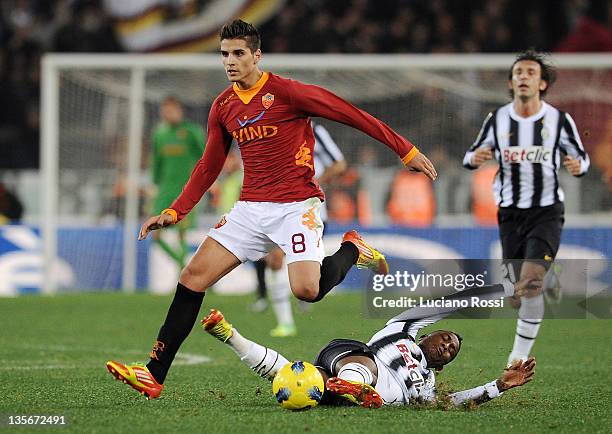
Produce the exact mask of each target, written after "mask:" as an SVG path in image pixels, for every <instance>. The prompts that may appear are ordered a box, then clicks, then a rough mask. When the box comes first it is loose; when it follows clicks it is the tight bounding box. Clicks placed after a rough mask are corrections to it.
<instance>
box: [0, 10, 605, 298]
mask: <svg viewBox="0 0 612 434" xmlns="http://www.w3.org/2000/svg"><path fill="white" fill-rule="evenodd" d="M385 6H386V7H378V5H375V4H374V3H372V2H367V1H353V2H348V1H334V2H324V1H314V0H313V1H286V2H285V1H256V0H252V1H236V2H232V3H223V2H219V1H178V2H165V1H156V0H148V1H143V2H117V1H111V0H109V1H55V2H35V1H6V2H3V3H2V6H1V8H0V12H1V15H0V38H1V39H2V41H3V44H2V51H1V52H0V59H2V77H1V78H0V80H1V85H0V89H1V90H0V92H2V93H3V95H2V101H4V102H5V103H4V104H3V105H2V109H1V110H2V112H1V113H0V152H1V154H2V159H0V182H2V183H4V184H5V185H6V186H7V188H8V189H9V190H10V191H12V192H14V193H15V194H16V195H17V197H18V198H19V199H20V200H21V202H22V203H23V205H24V214H23V218H22V219H21V221H20V222H19V223H20V224H19V225H15V224H13V225H6V226H3V227H0V276H2V278H1V279H0V294H5V295H10V294H17V293H21V292H39V291H40V290H41V286H42V285H41V283H42V282H43V273H42V270H43V269H44V265H45V264H44V261H45V259H43V258H42V256H41V254H40V252H41V249H42V246H43V244H42V242H41V239H40V231H39V229H40V224H41V222H42V221H43V219H44V212H45V211H44V208H43V206H42V204H41V203H42V200H43V198H44V194H45V193H44V192H45V191H46V190H45V188H46V186H45V184H44V183H43V181H42V177H41V171H40V167H41V166H40V161H41V159H40V143H41V140H40V131H41V128H40V123H41V122H40V119H41V111H40V85H41V59H42V57H43V56H44V54H45V53H51V52H52V53H89V54H92V53H124V54H123V55H124V56H129V54H127V53H128V52H132V53H143V52H145V53H147V52H150V53H168V52H172V53H175V52H210V51H214V50H215V49H216V44H217V31H218V27H219V26H220V25H221V24H222V23H223V22H225V21H227V20H228V19H231V18H232V17H234V16H237V15H240V16H242V17H244V18H245V19H252V20H253V21H254V22H255V23H256V24H258V25H259V28H260V30H261V32H262V35H263V51H264V53H265V54H274V55H276V54H295V53H310V54H328V55H332V56H333V54H334V53H336V54H338V55H340V54H364V55H367V54H373V53H376V54H384V53H387V54H390V53H393V54H395V53H400V54H402V53H403V54H422V55H424V56H427V55H428V54H436V55H440V54H457V53H464V54H470V53H471V54H474V53H504V52H514V51H516V50H520V49H522V48H525V47H536V48H538V49H542V50H548V51H552V52H553V53H555V52H559V53H560V52H595V53H597V52H603V53H606V52H609V51H610V49H611V48H610V41H611V36H610V7H609V5H608V4H607V2H600V1H560V2H558V1H543V2H510V1H504V0H499V1H491V2H480V1H457V2H450V1H446V2H445V1H433V2H424V1H399V0H393V1H387V2H385ZM305 33H307V34H308V35H309V37H308V38H304V37H303V35H304V34H305ZM373 62H376V60H373ZM263 65H264V67H265V56H264V63H263ZM219 69H220V68H219ZM216 73H217V75H214V74H213V75H212V76H208V75H202V74H199V73H198V72H194V71H180V72H173V71H149V72H147V74H148V75H147V76H146V80H147V86H146V88H145V96H144V127H143V131H144V134H143V136H142V138H141V143H140V145H141V149H140V153H141V155H142V158H141V160H142V161H141V167H140V169H141V175H140V179H139V186H138V195H139V197H140V199H139V205H138V219H139V220H141V219H142V217H144V216H145V215H147V213H148V207H149V206H150V195H148V193H147V191H148V188H149V187H148V186H149V185H150V183H149V181H148V179H149V178H148V163H149V153H150V137H149V132H150V131H151V129H152V127H153V126H154V125H155V122H156V121H157V106H158V103H159V101H160V100H161V98H163V96H164V95H167V94H175V95H178V96H179V97H181V98H182V99H183V100H184V102H185V105H186V115H187V117H188V118H191V119H194V120H196V121H198V122H200V123H201V124H202V125H205V123H206V116H207V113H208V109H209V107H210V102H211V100H212V99H213V98H214V96H215V95H216V94H217V93H218V92H219V91H220V90H221V89H222V88H223V87H224V86H225V79H224V78H223V76H222V74H221V73H220V71H216ZM281 73H282V71H281ZM88 74H89V75H88ZM289 74H290V75H291V72H289ZM293 75H294V76H295V75H297V77H298V78H303V79H305V80H307V81H310V82H314V83H319V84H322V85H325V86H328V87H329V88H331V89H333V90H335V91H337V92H339V93H340V94H341V95H342V96H344V97H346V98H348V99H349V100H350V101H352V102H354V103H356V104H358V105H359V106H361V107H363V108H365V109H366V110H368V111H370V112H372V113H374V114H375V115H377V116H379V117H380V118H382V119H383V120H384V121H386V122H387V123H389V124H390V125H391V126H393V127H394V128H396V129H397V130H398V131H400V133H402V134H404V135H405V136H406V137H408V138H409V139H410V140H412V141H413V142H414V143H415V144H417V146H418V147H419V148H420V149H422V150H423V151H424V152H425V153H426V154H427V155H428V156H429V157H430V158H431V159H432V161H433V162H434V164H435V165H436V167H437V169H438V172H439V173H440V174H441V176H440V178H439V180H438V181H437V182H436V183H434V184H433V186H432V185H431V184H429V183H427V182H423V178H422V177H419V176H418V175H410V174H408V173H406V172H405V171H402V170H401V168H400V166H399V163H398V161H397V159H396V158H394V156H393V155H392V153H390V152H388V151H387V150H386V149H385V148H384V147H382V146H381V145H380V144H377V143H374V142H373V141H372V140H369V139H368V138H367V137H365V136H364V135H362V134H361V133H358V132H355V131H354V130H352V129H350V128H347V127H344V126H342V125H338V124H334V123H330V122H325V121H323V123H324V125H325V126H327V127H328V128H329V130H330V132H331V133H332V136H333V137H334V138H335V139H336V141H337V143H338V144H339V146H340V148H341V149H342V150H343V152H344V153H345V156H346V158H347V161H348V163H349V170H348V171H347V172H346V174H345V175H344V176H343V177H342V178H341V179H340V180H337V181H336V182H335V183H334V184H333V185H331V186H329V187H328V188H327V189H326V194H327V197H328V207H329V209H330V220H329V225H328V230H329V233H330V234H332V235H333V234H338V233H340V232H341V231H342V230H343V229H344V228H345V227H347V226H359V227H361V228H362V230H365V231H368V232H371V233H377V232H381V231H383V232H384V231H385V230H388V228H393V231H394V232H395V233H397V234H398V235H399V238H398V239H397V243H398V244H406V243H408V244H410V243H412V244H414V243H415V242H417V244H418V243H419V242H426V243H425V244H424V247H423V248H421V249H418V250H417V249H413V250H414V251H412V252H410V254H411V255H416V256H420V257H422V258H437V257H439V256H440V255H444V256H442V257H457V258H496V257H499V246H498V242H497V237H496V229H495V209H494V206H493V205H492V204H491V197H492V194H491V191H490V188H489V182H490V177H491V176H492V173H493V169H492V168H490V170H489V171H488V172H486V173H485V171H483V170H481V171H477V172H469V171H466V170H464V169H462V168H461V158H462V156H463V153H464V152H465V150H466V149H467V147H468V146H469V145H470V144H471V143H472V142H473V140H474V139H475V137H476V134H477V132H478V130H479V128H480V125H481V122H482V119H483V118H484V115H485V114H486V113H487V112H488V111H489V110H491V109H492V108H493V107H495V106H497V105H500V104H501V103H503V102H504V101H506V100H507V95H506V90H505V78H506V69H505V68H502V69H501V70H497V71H488V70H483V71H479V70H476V71H467V72H465V71H461V70H458V71H452V70H451V71H439V72H435V73H431V71H429V72H428V71H425V72H421V73H420V74H419V73H412V74H411V73H405V74H404V73H402V74H398V73H397V71H393V70H389V71H381V72H379V71H374V72H368V71H365V72H362V71H361V70H360V71H350V70H349V71H323V70H321V71H319V72H317V71H316V70H315V71H308V74H305V73H302V75H300V73H299V71H298V72H293ZM347 77H350V79H347ZM611 83H612V73H611V71H610V69H609V68H608V69H603V70H588V69H587V70H560V76H559V80H558V83H557V84H556V85H555V86H554V87H553V90H552V91H551V93H550V95H549V99H548V100H549V101H551V102H552V103H553V104H555V105H557V106H559V107H560V108H562V109H564V110H567V111H569V112H570V113H571V114H572V115H573V117H574V118H575V120H576V122H577V125H578V127H579V129H580V132H581V135H582V139H583V141H584V144H585V147H586V149H587V151H588V152H589V154H590V156H591V159H592V166H591V170H590V172H589V174H588V175H587V176H585V177H583V178H580V179H578V180H576V179H573V178H571V177H570V176H569V175H568V174H567V173H565V171H563V170H562V171H561V178H562V179H561V181H562V185H563V186H564V188H565V189H566V192H567V195H566V209H567V224H566V228H568V230H566V231H565V232H564V239H563V247H562V249H561V254H560V257H565V258H572V257H576V256H579V257H581V258H599V259H601V258H604V259H606V258H609V257H610V255H611V254H612V253H611V252H612V236H611V230H610V226H611V224H610V221H612V219H611V218H610V217H611V216H612V211H611V210H612V194H611V188H612V163H611V161H612V159H611V158H610V156H611V146H612V104H611V103H610V101H611V100H612V98H611V97H610V90H609V89H610V88H612V86H611ZM129 92H130V88H129V76H128V75H127V72H126V71H123V70H118V71H110V72H109V71H92V72H91V71H90V72H87V71H84V70H80V69H79V68H76V69H75V70H70V71H68V72H66V73H65V74H63V75H61V84H60V87H59V95H60V96H59V107H60V113H61V119H60V121H59V122H60V125H59V126H60V143H59V152H60V157H59V160H60V161H59V168H60V174H59V181H58V182H59V186H58V188H59V198H58V204H57V206H58V211H57V212H58V216H57V217H58V219H57V237H58V243H57V250H58V251H57V255H58V257H59V263H58V264H57V266H56V268H54V271H53V274H54V275H57V279H58V281H59V282H58V287H59V289H61V290H70V291H74V290H77V291H80V290H103V289H107V290H121V289H126V287H127V286H129V287H130V289H133V288H134V287H135V288H139V289H144V288H148V287H149V286H151V285H150V284H149V282H150V281H155V282H158V283H160V284H161V286H162V287H167V288H168V290H171V288H172V286H173V280H174V274H175V273H174V272H163V273H161V274H162V276H161V277H160V276H152V275H151V273H150V272H151V270H165V268H164V266H161V267H152V266H151V264H152V261H153V260H154V259H152V258H151V257H150V256H151V255H150V251H151V249H150V246H149V244H148V243H139V244H138V246H137V253H136V258H137V259H136V260H135V261H134V266H133V267H132V265H130V266H129V267H128V268H135V270H136V271H135V284H126V283H125V282H126V281H125V279H124V278H123V277H124V274H125V270H124V268H125V267H124V265H125V260H124V256H125V254H126V251H125V249H124V246H123V244H124V243H125V239H124V236H125V233H124V228H125V225H124V216H125V214H126V209H125V208H126V205H125V195H126V181H125V170H126V167H125V166H126V160H127V154H126V152H127V151H126V146H127V145H126V143H127V135H128V131H127V130H128V125H127V123H126V121H125V119H127V118H128V117H129V116H130V113H129V111H127V108H126V107H127V106H128V104H127V101H128V96H129ZM109 107H111V108H110V109H109ZM221 181H222V179H221ZM213 193H214V192H213ZM217 202H218V201H217V198H216V197H215V195H214V194H207V196H206V199H205V203H204V204H203V206H201V208H202V209H201V213H200V225H199V228H198V230H196V231H194V232H192V233H191V235H190V240H191V244H192V247H193V248H195V247H196V246H197V245H198V244H199V242H200V240H201V239H202V236H203V235H204V234H205V232H206V228H208V227H210V226H211V225H212V224H213V223H214V222H215V221H216V220H217V219H218V216H219V211H218V210H217V209H216V204H217ZM13 223H17V222H13ZM468 240H469V241H468ZM328 244H329V245H331V244H332V243H328ZM418 245H419V246H423V244H422V243H421V244H418ZM578 252H580V253H578ZM405 259H408V258H405ZM158 260H162V261H163V258H162V259H155V261H158ZM130 264H132V263H130ZM162 264H163V262H162ZM165 267H168V268H169V269H172V264H171V263H167V264H165ZM234 274H235V277H236V278H235V279H233V280H232V281H231V283H229V284H228V285H221V287H223V286H225V287H227V288H228V289H229V290H230V291H232V290H233V291H237V292H244V291H248V290H250V288H251V287H252V286H253V285H254V280H253V273H251V272H250V270H246V271H244V272H240V275H239V273H234ZM238 276H239V277H238ZM164 277H165V278H166V280H164ZM166 282H167V283H166ZM359 286H360V283H359V281H355V280H354V279H353V278H350V279H348V280H347V283H346V284H345V285H344V287H345V288H350V287H353V288H355V287H359Z"/></svg>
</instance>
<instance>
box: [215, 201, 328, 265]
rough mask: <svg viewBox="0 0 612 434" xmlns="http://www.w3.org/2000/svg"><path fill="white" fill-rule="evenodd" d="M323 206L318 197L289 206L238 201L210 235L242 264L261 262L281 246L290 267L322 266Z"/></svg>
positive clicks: (323, 251) (323, 250) (290, 203)
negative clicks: (302, 264) (312, 263)
mask: <svg viewBox="0 0 612 434" xmlns="http://www.w3.org/2000/svg"><path fill="white" fill-rule="evenodd" d="M321 205H322V203H321V200H320V199H319V198H316V197H312V198H310V199H306V200H304V201H301V202H289V203H275V202H249V201H238V202H236V204H235V205H234V207H233V208H232V209H231V211H230V212H229V213H228V214H227V215H225V216H223V218H221V221H220V222H219V223H218V224H217V225H216V226H215V227H214V228H213V229H211V230H210V232H209V233H208V236H209V237H211V238H212V239H214V240H215V241H217V242H219V243H220V244H221V245H222V246H223V247H225V248H226V249H227V250H229V251H230V252H232V253H233V254H234V255H235V256H236V257H237V258H238V259H239V260H240V261H241V262H246V261H257V260H258V259H261V258H263V257H264V256H265V255H266V254H267V253H268V252H269V251H270V250H272V249H273V248H274V247H276V246H278V247H280V248H281V249H282V250H283V252H285V255H286V261H287V264H290V263H292V262H297V261H317V262H318V263H319V264H321V263H322V262H323V258H324V257H325V249H324V247H323V240H322V237H323V221H322V220H321Z"/></svg>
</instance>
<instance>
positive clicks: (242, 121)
mask: <svg viewBox="0 0 612 434" xmlns="http://www.w3.org/2000/svg"><path fill="white" fill-rule="evenodd" d="M220 39H221V50H220V51H221V56H222V59H223V66H224V68H225V72H226V74H227V77H228V79H229V81H230V82H232V85H230V86H229V87H228V88H227V89H226V90H225V91H223V92H222V93H221V94H220V95H219V96H218V97H217V99H215V101H214V102H213V105H212V107H211V109H210V114H209V117H208V139H207V142H206V148H205V151H204V154H203V156H202V158H201V159H200V161H199V162H198V163H197V165H196V167H195V168H194V170H193V172H192V174H191V177H190V178H189V181H188V182H187V184H186V185H185V187H184V188H183V191H182V192H181V194H180V196H179V197H178V198H177V199H176V200H175V201H174V203H172V204H171V205H170V207H169V208H167V209H165V210H164V211H163V212H162V213H161V214H160V215H157V216H153V217H150V218H149V219H147V220H146V221H145V222H144V224H143V225H142V228H141V230H140V234H139V239H141V240H142V239H145V238H146V237H147V235H148V233H149V232H150V231H152V230H156V229H160V228H163V227H165V226H168V225H172V224H176V223H177V222H179V221H180V220H181V219H182V218H184V217H185V216H186V215H187V214H188V213H189V211H190V210H191V209H192V208H193V207H194V206H195V205H196V204H197V203H198V201H199V200H200V198H201V197H202V195H203V194H204V193H205V192H206V190H208V188H209V187H210V186H211V185H212V183H213V182H214V181H215V179H216V178H217V176H218V175H219V172H220V171H221V168H222V167H223V163H224V161H225V158H226V156H227V153H228V151H229V149H230V146H231V145H232V143H236V145H237V146H238V148H239V149H240V153H241V156H242V160H243V162H244V182H243V187H242V192H241V195H240V200H239V201H238V202H237V203H236V205H235V206H234V208H233V209H232V210H231V211H230V213H229V214H228V215H227V216H225V217H223V218H222V219H221V221H220V222H219V223H218V224H217V226H216V227H215V228H213V229H211V231H210V233H209V235H208V237H207V238H206V239H205V240H204V242H203V243H202V244H201V245H200V247H199V248H198V251H197V252H196V254H195V255H194V256H193V258H192V259H191V261H190V262H189V263H188V264H187V266H186V267H185V268H184V269H183V270H182V272H181V275H180V278H179V283H178V285H177V290H176V294H175V296H174V299H173V301H172V304H171V305H170V309H169V311H168V315H167V317H166V320H165V322H164V324H163V325H162V327H161V329H160V331H159V335H158V338H157V341H156V342H155V345H154V346H153V350H152V351H151V354H150V361H149V363H147V365H146V366H142V365H124V364H121V363H118V362H114V361H109V362H108V363H107V369H108V370H109V371H110V372H111V373H112V374H113V375H114V376H115V377H116V378H117V379H119V380H122V381H123V382H125V383H127V384H129V385H130V386H131V387H133V388H134V389H136V390H137V391H139V392H141V393H142V394H144V395H145V396H147V397H148V398H156V397H158V396H159V394H160V393H161V391H162V389H163V383H164V380H165V378H166V374H167V373H168V370H169V369H170V365H171V364H172V361H173V359H174V356H175V355H176V352H177V351H178V349H179V347H180V345H181V343H182V342H183V341H184V340H185V338H186V337H187V335H188V334H189V332H190V331H191V329H192V327H193V325H194V323H195V321H196V319H197V315H198V312H199V310H200V307H201V305H202V301H203V298H204V293H205V291H206V289H207V288H208V287H210V286H211V285H213V284H214V283H215V282H217V281H218V280H219V279H220V278H221V277H223V276H225V275H226V274H227V273H229V272H230V271H231V270H233V269H234V268H235V267H237V266H238V265H239V264H240V263H242V262H245V261H254V260H257V259H260V258H262V257H263V256H265V255H266V254H267V252H269V251H270V250H271V249H272V248H273V247H275V246H279V247H280V248H281V249H283V251H284V252H285V254H286V258H287V263H288V270H289V282H290V285H291V290H292V292H293V294H294V295H295V296H296V297H297V298H299V299H301V300H305V301H310V302H316V301H319V300H321V299H322V298H323V297H324V296H325V294H327V293H328V292H329V291H330V290H331V289H332V288H333V287H334V286H336V285H337V284H338V283H340V282H341V281H342V280H343V279H344V276H345V275H346V273H347V272H348V270H349V269H350V268H351V267H352V266H353V265H356V266H357V267H358V268H368V269H371V270H372V271H374V272H376V273H382V274H384V273H387V272H388V265H387V262H386V260H385V257H384V255H382V254H381V253H380V252H378V251H377V250H376V249H374V248H372V247H370V246H368V245H367V244H366V243H365V242H364V241H363V239H362V238H361V237H360V236H359V235H358V234H357V232H355V231H349V232H347V233H346V234H345V235H344V237H343V240H342V241H343V242H342V244H341V246H340V249H338V251H337V252H336V253H334V254H333V255H331V256H327V257H324V256H325V255H324V250H323V242H322V240H321V235H322V233H323V224H322V222H321V218H320V215H319V207H320V205H321V201H322V200H323V199H324V196H323V193H322V191H321V190H320V189H319V186H318V185H317V183H316V182H315V181H314V180H313V175H314V163H313V157H312V156H313V146H314V143H315V139H314V134H313V131H312V127H311V124H310V117H315V116H316V117H324V118H327V119H330V120H333V121H337V122H341V123H343V124H346V125H350V126H352V127H354V128H357V129H359V130H361V131H363V132H364V133H366V134H368V135H370V136H371V137H373V138H375V139H376V140H378V141H380V142H382V143H384V144H385V145H387V146H388V147H389V148H391V150H393V151H394V152H395V153H396V154H397V155H398V156H399V157H400V158H401V159H402V161H403V162H404V164H405V165H406V166H407V167H409V168H411V169H413V170H417V171H420V172H423V173H424V174H425V175H427V176H428V177H429V178H430V179H432V180H435V178H436V176H437V174H436V170H435V168H434V167H433V165H432V164H431V162H430V161H429V160H428V159H427V157H426V156H425V155H423V154H422V153H420V152H419V151H418V150H417V148H416V147H414V146H413V145H412V143H410V142H409V141H408V140H406V139H405V138H403V137H402V136H400V135H399V134H397V133H396V132H395V131H393V130H392V129H391V128H389V126H387V125H386V124H384V123H383V122H381V121H379V120H378V119H376V118H375V117H373V116H371V115H370V114H368V113H366V112H364V111H363V110H360V109H358V108H357V107H355V106H353V105H352V104H350V103H348V102H347V101H345V100H343V99H342V98H340V97H338V96H336V95H334V94H333V93H331V92H329V91H328V90H326V89H323V88H321V87H318V86H313V85H307V84H304V83H300V82H298V81H295V80H290V79H286V78H283V77H279V76H277V75H274V74H272V73H270V72H263V71H261V70H260V69H259V67H258V63H259V61H260V59H261V49H260V37H259V33H258V32H257V29H255V27H253V26H252V25H251V24H248V23H245V22H244V21H241V20H235V21H233V22H231V23H229V24H226V25H225V26H223V28H222V29H221V33H220Z"/></svg>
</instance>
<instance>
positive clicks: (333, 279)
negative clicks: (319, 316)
mask: <svg viewBox="0 0 612 434" xmlns="http://www.w3.org/2000/svg"><path fill="white" fill-rule="evenodd" d="M357 258H359V250H357V247H355V245H354V244H353V243H349V242H344V243H342V244H341V245H340V248H339V249H338V251H337V252H336V253H334V254H333V255H331V256H326V257H325V259H323V264H322V265H321V279H320V280H319V295H317V298H315V299H314V300H312V301H313V302H317V301H319V300H321V299H322V298H323V297H325V295H326V294H327V293H328V292H329V291H331V290H332V288H333V287H334V286H336V285H337V284H339V283H340V282H342V281H343V280H344V277H345V276H346V273H348V271H349V270H350V269H351V267H352V266H353V265H354V264H355V262H357Z"/></svg>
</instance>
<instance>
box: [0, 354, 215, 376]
mask: <svg viewBox="0 0 612 434" xmlns="http://www.w3.org/2000/svg"><path fill="white" fill-rule="evenodd" d="M70 349H71V350H72V349H74V348H70ZM121 353H123V354H142V351H138V350H129V351H121ZM211 361H212V359H211V358H210V357H208V356H203V355H200V354H193V353H177V355H176V358H175V360H174V365H176V366H193V365H200V364H203V363H210V362H211ZM0 362H2V363H6V362H8V360H3V361H0ZM10 362H13V363H14V360H11V361H10ZM23 363H24V364H23V365H13V366H10V365H9V366H3V365H1V364H0V371H30V370H44V369H78V368H99V367H101V366H102V363H93V362H87V363H81V364H79V365H75V364H66V363H50V364H38V363H40V361H33V360H25V361H24V362H23Z"/></svg>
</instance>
